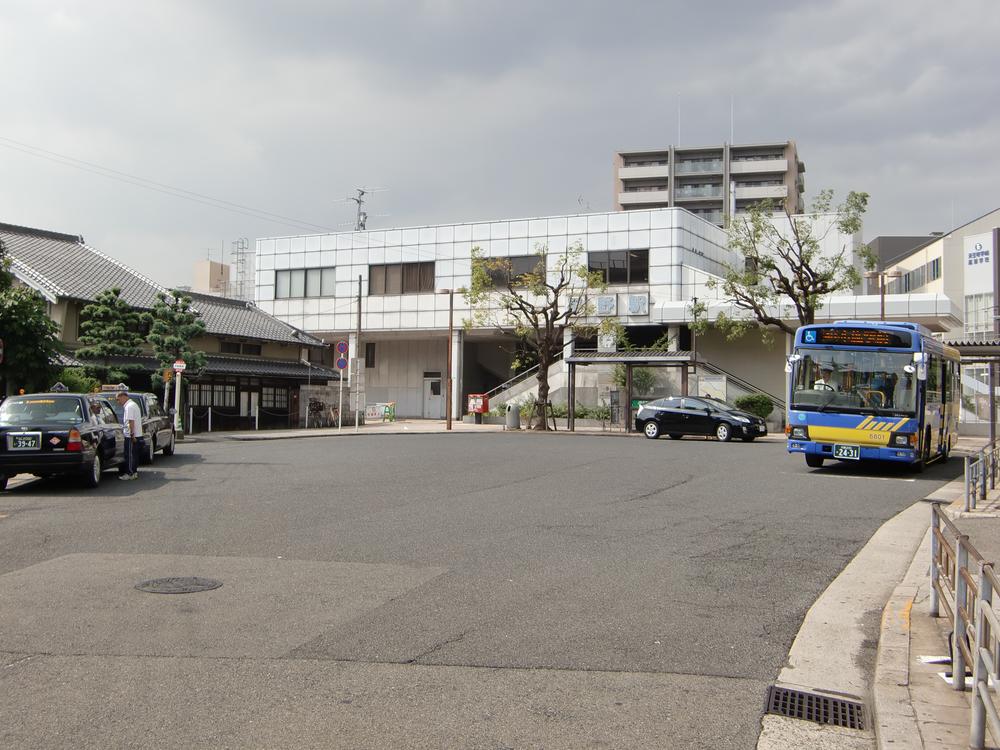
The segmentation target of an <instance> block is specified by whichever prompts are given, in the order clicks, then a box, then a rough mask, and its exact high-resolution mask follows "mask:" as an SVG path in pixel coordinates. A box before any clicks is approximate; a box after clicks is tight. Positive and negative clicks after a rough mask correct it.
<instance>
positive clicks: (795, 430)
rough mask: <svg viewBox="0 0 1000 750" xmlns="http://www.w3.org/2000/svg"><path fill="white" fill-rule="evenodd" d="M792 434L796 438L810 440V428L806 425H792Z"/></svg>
mask: <svg viewBox="0 0 1000 750" xmlns="http://www.w3.org/2000/svg"><path fill="white" fill-rule="evenodd" d="M790 435H791V437H793V438H794V439H796V440H808V439H809V428H808V427H806V426H804V425H796V426H795V427H792V431H791V433H790Z"/></svg>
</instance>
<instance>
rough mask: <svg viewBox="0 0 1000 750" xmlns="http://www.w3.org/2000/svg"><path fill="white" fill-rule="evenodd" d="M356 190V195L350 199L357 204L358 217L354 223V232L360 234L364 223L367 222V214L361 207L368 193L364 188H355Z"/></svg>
mask: <svg viewBox="0 0 1000 750" xmlns="http://www.w3.org/2000/svg"><path fill="white" fill-rule="evenodd" d="M356 190H357V193H358V194H357V195H356V196H354V197H352V198H351V200H352V201H354V202H355V203H357V204H358V215H357V219H356V220H355V222H354V231H355V232H360V231H361V230H363V229H364V228H365V223H366V222H367V221H368V212H366V211H364V210H363V209H362V206H364V205H365V196H366V195H367V194H368V191H367V190H365V189H364V188H356Z"/></svg>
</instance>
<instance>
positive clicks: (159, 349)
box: [148, 289, 205, 387]
mask: <svg viewBox="0 0 1000 750" xmlns="http://www.w3.org/2000/svg"><path fill="white" fill-rule="evenodd" d="M204 335H205V324H204V323H203V322H202V321H201V320H200V319H199V318H198V313H196V312H195V311H194V310H192V309H191V298H190V297H188V296H187V295H185V294H184V293H183V292H179V291H177V290H176V289H175V290H172V291H171V293H170V295H167V294H164V293H163V292H159V293H157V295H156V304H155V305H154V306H153V315H152V325H150V328H149V338H148V341H149V343H150V345H152V347H153V356H155V357H156V359H157V361H158V362H159V365H160V366H159V368H158V369H157V371H156V372H155V373H153V377H152V381H153V386H154V387H156V386H159V385H160V384H161V383H162V382H163V371H164V370H169V369H170V368H171V367H172V366H173V363H174V362H176V361H177V360H178V359H183V360H184V362H185V363H186V364H187V366H188V369H187V370H186V371H185V373H186V374H189V373H192V372H196V371H198V370H200V369H202V368H203V367H204V366H205V353H204V352H201V351H195V350H194V349H192V348H191V341H192V339H195V338H198V337H199V336H204Z"/></svg>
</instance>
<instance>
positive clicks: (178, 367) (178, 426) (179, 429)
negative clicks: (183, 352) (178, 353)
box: [174, 359, 187, 440]
mask: <svg viewBox="0 0 1000 750" xmlns="http://www.w3.org/2000/svg"><path fill="white" fill-rule="evenodd" d="M186 369H187V363H185V362H184V360H183V359H178V360H177V361H176V362H174V372H176V373H177V377H176V378H175V379H174V381H175V382H174V433H175V436H176V437H179V438H180V439H181V440H183V439H184V424H183V422H182V421H181V381H182V380H183V378H184V370H186Z"/></svg>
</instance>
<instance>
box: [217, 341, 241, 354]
mask: <svg viewBox="0 0 1000 750" xmlns="http://www.w3.org/2000/svg"><path fill="white" fill-rule="evenodd" d="M219 351H221V352H222V353H223V354H239V353H240V343H239V342H238V341H223V342H222V343H221V344H220V345H219Z"/></svg>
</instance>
